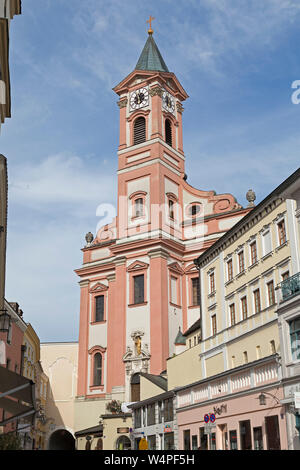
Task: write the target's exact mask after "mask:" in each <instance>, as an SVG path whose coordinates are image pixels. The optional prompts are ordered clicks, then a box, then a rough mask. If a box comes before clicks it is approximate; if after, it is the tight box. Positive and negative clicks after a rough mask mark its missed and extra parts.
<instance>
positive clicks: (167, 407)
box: [164, 398, 173, 423]
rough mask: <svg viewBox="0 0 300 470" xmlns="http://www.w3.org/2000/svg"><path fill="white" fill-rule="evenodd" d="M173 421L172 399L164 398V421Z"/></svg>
mask: <svg viewBox="0 0 300 470" xmlns="http://www.w3.org/2000/svg"><path fill="white" fill-rule="evenodd" d="M168 421H173V399H172V398H168V399H167V400H164V422H165V423H167V422H168Z"/></svg>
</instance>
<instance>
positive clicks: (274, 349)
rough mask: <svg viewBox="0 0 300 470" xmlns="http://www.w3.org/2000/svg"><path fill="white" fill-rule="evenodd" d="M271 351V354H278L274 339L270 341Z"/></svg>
mask: <svg viewBox="0 0 300 470" xmlns="http://www.w3.org/2000/svg"><path fill="white" fill-rule="evenodd" d="M270 350H271V354H276V345H275V341H274V340H273V339H272V340H271V341H270Z"/></svg>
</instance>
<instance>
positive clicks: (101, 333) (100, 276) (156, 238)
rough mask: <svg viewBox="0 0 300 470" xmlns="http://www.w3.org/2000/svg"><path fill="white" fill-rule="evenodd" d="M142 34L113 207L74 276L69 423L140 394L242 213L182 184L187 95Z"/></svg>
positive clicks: (191, 313)
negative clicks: (75, 324) (74, 372)
mask: <svg viewBox="0 0 300 470" xmlns="http://www.w3.org/2000/svg"><path fill="white" fill-rule="evenodd" d="M148 33H149V36H148V39H147V41H146V44H145V46H144V49H143V51H142V53H141V55H140V58H139V60H138V62H137V65H136V67H135V69H134V70H133V72H131V73H130V74H129V75H128V76H127V77H126V78H124V80H122V81H121V82H120V83H119V84H118V85H117V86H116V87H115V88H114V91H115V92H116V94H117V95H118V97H119V101H118V107H119V119H120V134H119V147H118V172H117V178H116V182H118V185H117V190H118V209H117V216H116V218H115V219H114V220H113V221H112V222H111V224H108V225H106V226H104V227H102V228H101V229H100V230H99V231H98V233H97V234H95V237H94V236H93V235H92V234H91V233H89V234H87V236H86V241H87V243H86V246H85V247H84V248H83V249H82V251H83V264H82V266H81V267H80V268H79V269H77V270H76V273H77V275H78V276H79V278H80V282H79V284H80V291H81V298H80V299H81V300H80V327H79V354H78V383H77V398H76V403H75V413H76V416H77V417H76V419H75V421H76V428H77V429H80V428H81V429H83V428H84V427H89V426H94V425H96V424H97V423H98V418H99V416H100V415H101V413H105V410H106V404H107V402H109V401H111V400H112V399H117V400H120V401H121V402H132V401H136V400H139V391H138V379H137V377H138V374H139V373H140V372H142V373H149V374H154V375H159V374H161V373H162V372H163V371H164V370H165V369H166V360H167V359H168V358H169V357H171V356H172V355H173V354H174V353H175V342H176V341H175V340H176V337H177V335H178V333H179V332H180V331H181V332H184V331H186V330H187V329H188V328H189V327H190V326H191V325H193V324H194V323H195V321H196V320H197V319H198V318H199V304H200V285H199V273H198V271H197V268H196V266H195V264H194V259H195V258H196V257H198V256H199V254H201V253H203V252H204V251H205V250H206V249H207V248H208V247H210V246H211V245H212V244H213V243H214V242H215V241H216V240H218V239H219V238H220V237H221V236H222V235H224V233H226V232H227V230H229V229H230V228H231V227H232V226H233V225H235V224H236V223H237V222H238V221H239V220H240V219H241V218H242V217H244V216H245V215H246V214H247V213H248V212H249V210H251V208H250V207H248V208H243V207H242V206H241V205H240V204H238V203H237V201H236V199H235V198H234V197H233V196H232V195H231V194H220V195H218V194H216V193H215V192H214V191H204V190H199V189H196V188H194V187H192V186H191V185H189V184H188V182H187V178H186V174H185V154H184V149H183V102H184V101H185V100H186V99H187V98H188V95H187V93H186V91H185V90H184V88H183V87H182V85H181V84H180V82H179V80H178V79H177V77H176V75H175V74H174V73H172V72H170V71H169V70H168V68H167V66H166V63H165V62H164V60H163V58H162V56H161V54H160V52H159V50H158V47H157V45H156V43H155V41H154V39H153V34H152V33H153V32H152V30H151V29H150V30H149V32H148Z"/></svg>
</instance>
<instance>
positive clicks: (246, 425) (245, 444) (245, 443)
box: [240, 420, 252, 450]
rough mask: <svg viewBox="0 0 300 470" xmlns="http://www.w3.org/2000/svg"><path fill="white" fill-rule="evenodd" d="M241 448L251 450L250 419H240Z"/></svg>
mask: <svg viewBox="0 0 300 470" xmlns="http://www.w3.org/2000/svg"><path fill="white" fill-rule="evenodd" d="M240 442H241V450H252V442H251V424H250V420H247V421H240Z"/></svg>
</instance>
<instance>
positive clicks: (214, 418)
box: [209, 413, 216, 423]
mask: <svg viewBox="0 0 300 470" xmlns="http://www.w3.org/2000/svg"><path fill="white" fill-rule="evenodd" d="M209 419H210V422H211V423H214V422H215V421H216V416H215V415H214V414H213V413H211V415H210V417H209Z"/></svg>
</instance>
